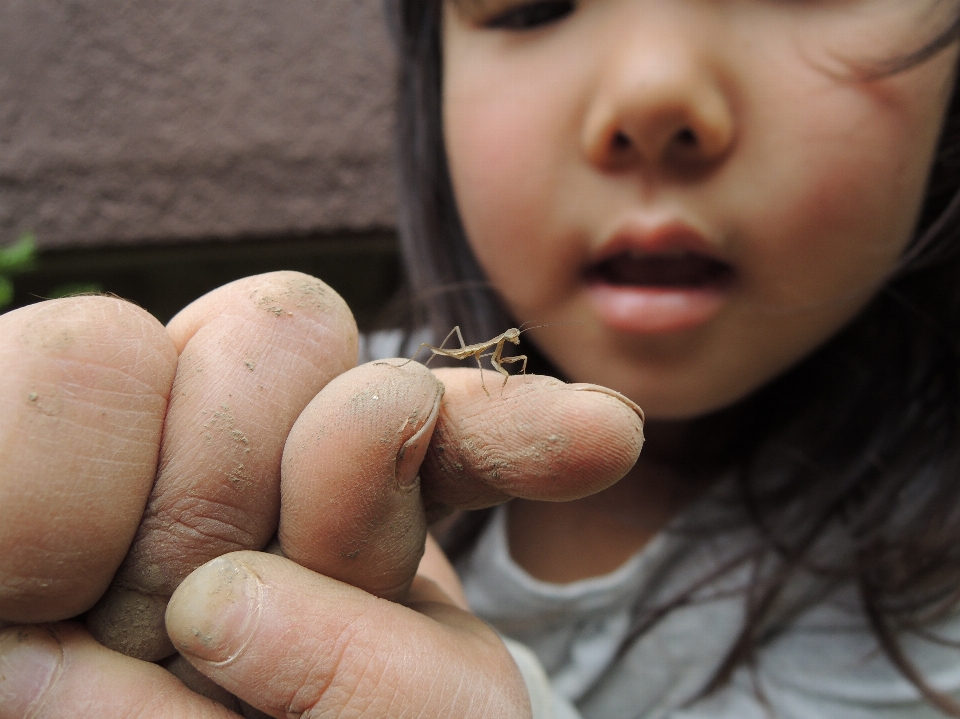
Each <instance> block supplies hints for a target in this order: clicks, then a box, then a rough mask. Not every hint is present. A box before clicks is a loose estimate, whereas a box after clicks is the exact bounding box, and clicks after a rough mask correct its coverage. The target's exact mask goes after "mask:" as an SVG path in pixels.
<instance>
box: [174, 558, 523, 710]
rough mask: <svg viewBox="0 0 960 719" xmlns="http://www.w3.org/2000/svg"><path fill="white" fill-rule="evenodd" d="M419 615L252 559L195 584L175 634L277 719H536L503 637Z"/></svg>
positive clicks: (473, 624)
mask: <svg viewBox="0 0 960 719" xmlns="http://www.w3.org/2000/svg"><path fill="white" fill-rule="evenodd" d="M418 608H419V609H421V612H422V613H421V612H417V611H414V610H413V609H411V608H408V607H404V606H401V605H398V604H393V603H391V602H387V601H384V600H382V599H378V598H376V597H373V596H371V595H369V594H367V593H365V592H363V591H361V590H359V589H356V588H355V587H351V586H349V585H346V584H343V583H341V582H338V581H336V580H333V579H330V578H328V577H324V576H321V575H318V574H315V573H313V572H310V571H309V570H307V569H305V568H303V567H301V566H299V565H297V564H295V563H294V562H292V561H290V560H287V559H284V558H282V557H277V556H273V555H268V554H260V553H252V552H241V553H236V554H230V555H226V556H224V557H221V558H219V559H217V560H214V561H212V562H210V563H208V564H207V565H205V566H203V567H202V568H200V569H198V570H197V571H196V572H195V573H194V574H192V575H191V576H190V577H188V578H187V580H186V581H185V582H184V583H183V584H182V585H181V586H180V588H179V589H178V590H177V591H176V593H175V594H174V596H173V598H172V599H171V601H170V605H169V607H168V610H167V629H168V631H169V632H170V636H171V637H172V638H173V639H174V642H175V644H176V646H177V648H178V649H179V650H180V651H181V652H182V653H183V654H184V655H185V656H186V657H187V658H188V659H189V660H190V662H191V663H192V664H194V665H195V666H196V667H197V668H198V669H199V670H200V671H202V672H203V673H204V674H206V675H207V676H209V677H210V678H211V679H213V680H214V681H216V682H217V683H218V684H221V685H222V686H223V687H224V688H226V689H228V690H229V691H231V692H233V693H234V694H236V695H237V696H239V697H240V698H241V699H243V700H245V701H247V702H249V703H251V704H253V705H254V706H256V707H257V708H259V709H261V710H263V711H265V712H267V713H268V714H270V715H272V716H275V717H288V716H300V715H302V714H307V715H309V716H355V715H356V716H360V715H363V716H383V717H386V716H436V717H461V718H463V719H470V718H471V717H489V716H497V717H514V716H523V715H527V716H529V703H528V699H527V696H526V689H525V687H524V684H523V680H522V678H521V676H520V674H519V671H518V670H517V669H516V665H515V664H514V663H513V661H512V659H511V658H510V655H509V654H508V653H507V651H506V649H505V648H504V647H503V644H502V643H501V642H500V641H499V639H498V638H497V636H496V634H495V633H494V632H493V630H491V629H490V628H489V627H488V626H487V625H486V624H484V623H483V622H481V621H480V620H478V619H476V618H475V617H472V616H471V615H469V614H468V613H466V612H463V611H461V610H459V609H456V608H455V607H453V606H451V605H450V604H448V603H446V602H443V601H431V600H430V599H426V600H425V601H423V602H422V603H421V604H420V605H419V606H418Z"/></svg>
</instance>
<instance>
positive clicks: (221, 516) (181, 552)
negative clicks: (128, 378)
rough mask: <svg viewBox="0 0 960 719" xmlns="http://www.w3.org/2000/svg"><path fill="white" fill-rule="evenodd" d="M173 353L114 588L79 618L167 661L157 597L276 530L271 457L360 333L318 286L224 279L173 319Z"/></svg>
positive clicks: (133, 650) (127, 649) (272, 277)
mask: <svg viewBox="0 0 960 719" xmlns="http://www.w3.org/2000/svg"><path fill="white" fill-rule="evenodd" d="M170 331H171V334H172V336H173V337H174V338H175V340H176V342H177V344H178V345H179V346H181V347H182V349H181V352H180V358H179V363H178V366H177V375H176V379H175V381H174V387H173V393H172V398H171V401H170V408H169V410H168V412H167V417H166V423H165V425H164V435H163V445H162V447H161V453H160V469H159V472H158V474H157V479H156V485H155V487H154V490H153V493H152V494H151V496H150V499H149V502H148V504H147V508H146V513H145V515H144V518H143V522H142V524H141V526H140V528H139V530H138V532H137V535H136V539H135V541H134V544H133V546H132V548H131V550H130V553H129V555H128V556H127V558H126V559H125V560H124V563H123V566H122V567H121V568H120V571H119V572H118V574H117V576H116V578H115V580H114V583H113V585H112V587H111V589H110V590H109V592H108V593H107V595H106V596H105V597H104V598H103V600H102V601H101V602H100V604H98V605H97V607H96V608H95V609H94V611H93V612H91V613H90V615H89V617H88V622H89V626H90V627H91V629H92V631H93V632H94V635H95V636H96V637H97V638H98V639H99V640H101V641H102V642H103V643H104V644H106V645H107V646H110V647H112V648H115V649H117V650H119V651H123V652H124V653H127V654H130V655H131V656H136V657H138V658H141V659H149V660H156V659H160V658H162V657H163V656H166V655H167V654H170V653H172V651H173V649H172V646H171V645H170V644H169V642H168V640H167V639H166V637H165V634H164V631H163V612H164V608H165V605H166V599H167V597H169V595H170V594H171V593H172V592H173V590H174V589H175V588H176V586H177V585H178V584H179V583H180V581H181V580H182V579H183V578H184V577H185V576H186V575H187V574H189V573H190V572H191V571H192V570H193V569H194V568H195V567H197V566H199V565H201V564H203V563H204V562H205V561H207V560H208V559H211V558H213V557H216V556H219V555H221V554H224V553H225V552H229V551H233V550H236V549H243V548H261V547H263V546H264V545H265V544H266V543H267V541H268V540H269V539H270V537H271V536H272V535H273V533H274V532H275V530H276V523H277V517H278V514H279V498H280V492H279V474H280V457H281V453H282V450H283V443H284V441H285V440H286V436H287V433H288V432H289V430H290V427H291V426H292V425H293V422H294V420H295V419H296V417H297V415H299V414H300V412H301V411H302V410H303V408H304V407H305V406H306V405H307V403H308V402H309V401H310V399H311V398H312V397H313V396H314V395H315V394H316V393H317V392H318V391H319V390H320V389H321V388H322V387H323V386H324V385H325V384H326V383H327V382H328V381H329V380H330V379H331V378H333V377H335V376H337V375H338V374H340V373H341V372H343V371H345V370H346V369H348V368H349V367H352V366H353V365H354V364H355V363H356V357H357V330H356V324H355V323H354V320H353V316H352V315H351V314H350V310H349V309H348V308H347V306H346V304H345V303H344V302H343V300H342V299H341V298H340V297H339V296H338V295H337V294H336V293H335V292H334V291H333V290H331V289H330V288H329V287H328V286H327V285H325V284H324V283H322V282H321V281H320V280H317V279H314V278H312V277H308V276H307V275H303V274H300V273H296V272H274V273H270V274H266V275H259V276H257V277H250V278H247V279H244V280H239V281H237V282H233V283H231V284H229V285H226V286H225V287H221V288H220V289H218V290H215V291H214V292H212V293H210V294H209V295H206V296H205V297H202V298H201V299H199V300H197V301H196V302H195V303H194V304H192V305H191V306H190V307H188V308H187V309H186V310H184V312H183V313H182V314H181V315H179V316H178V317H175V318H174V319H173V321H172V322H171V323H170Z"/></svg>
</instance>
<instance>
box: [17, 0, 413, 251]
mask: <svg viewBox="0 0 960 719" xmlns="http://www.w3.org/2000/svg"><path fill="white" fill-rule="evenodd" d="M381 8H382V0H202V1H199V2H198V0H141V1H133V0H126V1H125V0H0V244H5V243H6V242H8V241H9V240H11V239H13V238H14V237H15V236H16V235H17V233H18V232H20V231H23V230H33V231H34V232H35V233H36V234H37V237H38V240H39V242H40V244H41V246H43V247H47V248H54V247H60V248H62V247H68V246H103V245H117V244H131V243H142V242H158V241H175V242H182V241H184V240H193V239H209V238H212V237H216V238H231V237H243V236H270V235H283V234H297V233H317V232H320V233H323V232H337V231H341V230H363V229H370V228H390V227H391V226H392V225H393V222H394V212H395V199H394V195H395V193H394V181H393V174H392V160H391V142H392V138H391V132H392V129H391V127H392V117H391V104H392V89H393V80H394V61H393V57H392V51H391V47H390V40H389V38H388V35H387V31H386V28H385V24H384V21H383V17H382V9H381Z"/></svg>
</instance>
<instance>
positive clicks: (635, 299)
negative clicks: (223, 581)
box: [585, 249, 736, 334]
mask: <svg viewBox="0 0 960 719" xmlns="http://www.w3.org/2000/svg"><path fill="white" fill-rule="evenodd" d="M735 276H736V272H735V270H734V268H733V266H732V265H730V264H728V263H726V262H723V261H722V260H718V259H716V258H714V257H711V256H709V255H707V254H703V253H700V252H696V251H692V250H688V249H676V250H668V251H665V252H644V251H637V250H636V249H630V250H626V251H623V252H619V253H617V254H615V255H612V256H610V257H607V258H606V259H603V260H600V261H599V262H597V263H595V264H593V265H591V266H590V267H588V268H587V270H586V273H585V280H586V284H587V291H588V294H589V296H590V299H591V302H592V304H593V306H594V308H595V311H596V312H597V313H598V315H599V318H600V319H601V321H602V322H603V323H604V324H606V325H607V326H609V327H610V328H612V329H614V330H616V331H620V332H629V333H641V334H650V333H653V334H658V333H669V332H679V331H684V330H688V329H691V328H693V327H696V326H698V325H702V324H703V323H705V322H707V321H709V320H710V319H712V318H713V317H715V316H717V314H718V313H719V312H720V310H721V308H722V307H723V306H724V304H725V303H726V301H727V298H728V297H729V295H730V292H729V291H728V290H730V289H731V287H732V286H733V282H734V279H735Z"/></svg>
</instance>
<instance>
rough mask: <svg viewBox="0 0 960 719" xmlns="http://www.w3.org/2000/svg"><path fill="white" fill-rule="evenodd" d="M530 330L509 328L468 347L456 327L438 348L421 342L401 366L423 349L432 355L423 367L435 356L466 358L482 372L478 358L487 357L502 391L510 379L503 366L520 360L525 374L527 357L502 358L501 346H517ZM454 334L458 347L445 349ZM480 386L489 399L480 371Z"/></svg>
mask: <svg viewBox="0 0 960 719" xmlns="http://www.w3.org/2000/svg"><path fill="white" fill-rule="evenodd" d="M521 326H522V325H521ZM532 329H536V327H527V328H526V329H520V328H519V327H511V328H510V329H508V330H507V331H506V332H504V333H503V334H500V335H497V336H496V337H494V338H493V339H490V340H487V341H486V342H478V343H477V344H474V345H468V344H467V343H466V342H464V341H463V334H461V332H460V325H457V326H456V327H454V328H453V329H452V330H450V334H448V335H447V336H446V337H444V338H443V342H441V343H440V346H439V347H434V346H433V345H432V344H430V343H428V342H421V343H420V346H419V347H418V348H417V351H416V352H414V353H413V357H411V358H410V359H408V360H407V361H406V362H404V363H403V364H407V363H408V362H413V361H414V360H415V359H416V358H417V355H418V354H420V351H421V350H422V349H423V348H424V347H426V348H427V349H429V350H430V351H431V352H432V353H433V354H431V355H430V357H428V358H427V361H426V362H424V363H423V364H424V365H425V366H426V365H427V364H429V363H430V360H432V359H433V358H434V357H436V356H437V355H440V356H442V357H451V358H453V359H457V360H464V359H466V358H467V357H473V358H474V359H476V360H477V367H479V368H480V369H481V370H483V365H481V364H480V358H481V357H489V358H490V364H491V365H493V368H494V369H495V370H496V371H497V372H499V373H500V374H502V375H503V384H502V385H501V386H500V390H501V391H503V388H504V387H505V386H506V384H507V380H508V379H510V373H509V372H507V371H506V370H505V369H504V368H503V365H505V364H506V363H508V362H520V361H521V360H523V366H522V367H521V368H520V372H521V373H523V374H526V373H527V356H526V355H517V356H516V357H504V356H503V346H504V344H506V343H507V342H512V343H513V344H515V345H519V344H520V335H521V334H522V333H523V332H526V331H527V330H532ZM454 334H456V335H457V339H458V340H460V347H459V348H456V347H454V348H451V349H445V348H444V345H445V344H446V343H447V341H448V340H449V339H450V338H451V337H453V335H454ZM491 347H493V351H492V352H484V350H488V349H490V348H491ZM400 366H401V367H402V366H403V365H400ZM480 386H481V387H483V391H484V392H486V393H487V396H488V397H489V396H490V392H489V391H488V390H487V385H486V384H484V382H483V372H482V371H481V372H480Z"/></svg>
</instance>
